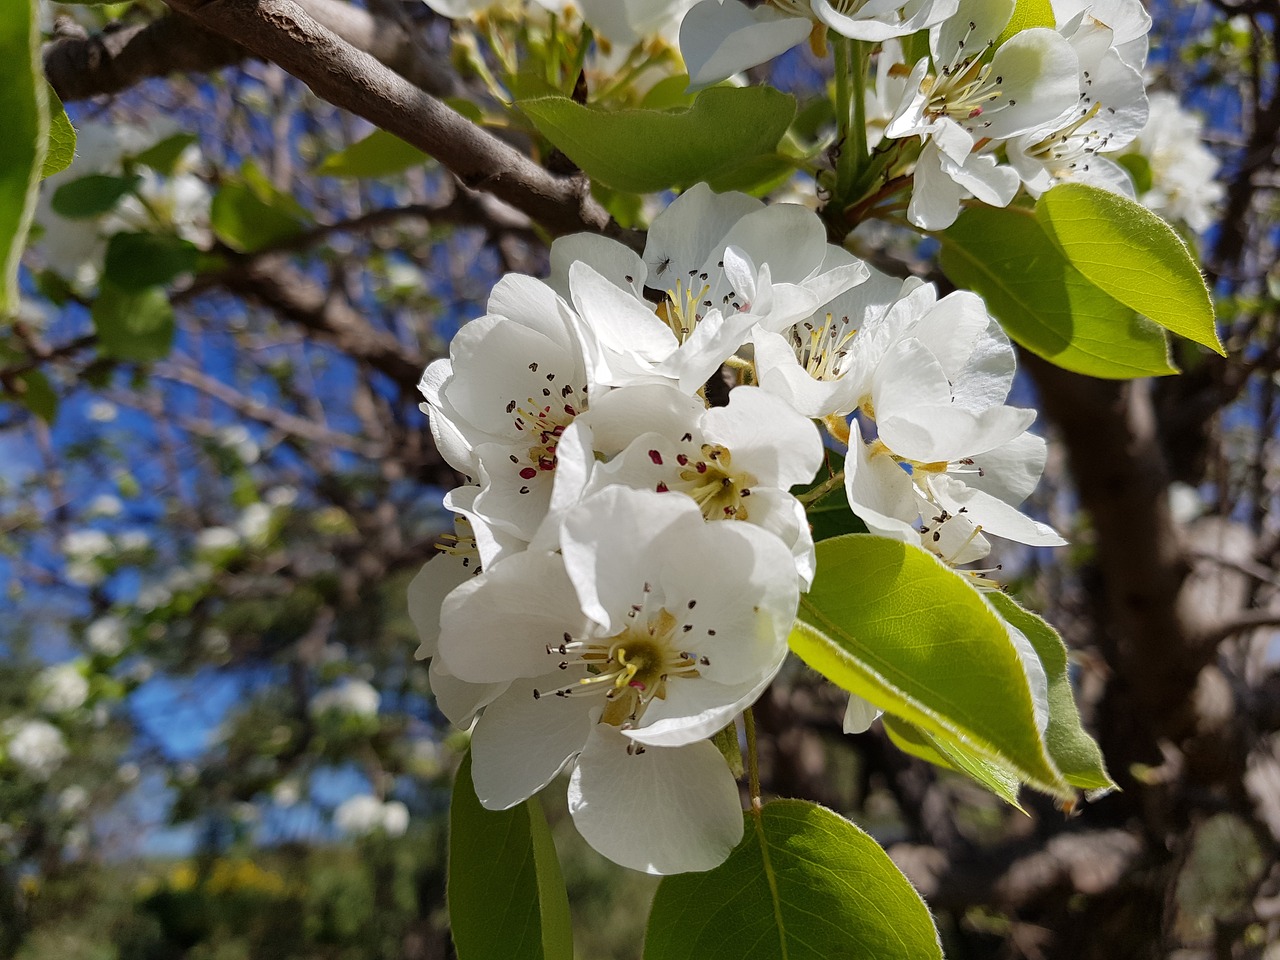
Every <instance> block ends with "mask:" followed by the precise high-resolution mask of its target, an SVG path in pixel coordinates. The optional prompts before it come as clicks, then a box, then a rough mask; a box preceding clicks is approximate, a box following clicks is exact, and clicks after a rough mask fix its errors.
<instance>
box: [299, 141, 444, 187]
mask: <svg viewBox="0 0 1280 960" xmlns="http://www.w3.org/2000/svg"><path fill="white" fill-rule="evenodd" d="M428 159H429V158H428V157H427V155H426V154H425V153H423V152H422V151H421V150H419V149H418V148H417V147H412V146H410V145H409V144H407V143H405V142H404V141H403V140H401V139H400V138H399V137H397V136H396V135H395V134H393V133H387V131H385V130H375V131H373V133H371V134H369V135H368V136H367V137H365V138H364V139H363V140H358V141H356V142H355V143H353V144H352V145H351V146H349V147H347V148H346V149H345V150H339V151H338V152H337V153H331V154H329V156H327V157H325V158H324V160H323V161H321V163H320V165H319V166H318V167H316V173H319V174H326V175H328V176H331V177H388V176H391V175H392V174H395V173H402V172H404V171H405V170H409V169H411V168H413V167H420V166H422V165H423V164H424V163H426V162H427V160H428Z"/></svg>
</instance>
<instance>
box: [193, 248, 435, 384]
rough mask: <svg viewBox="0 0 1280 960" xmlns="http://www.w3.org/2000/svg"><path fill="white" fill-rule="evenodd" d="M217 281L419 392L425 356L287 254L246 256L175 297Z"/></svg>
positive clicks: (206, 287)
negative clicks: (304, 270)
mask: <svg viewBox="0 0 1280 960" xmlns="http://www.w3.org/2000/svg"><path fill="white" fill-rule="evenodd" d="M215 286H221V287H224V288H225V289H227V290H229V291H230V292H232V293H234V294H236V295H238V296H243V297H248V298H250V299H253V300H256V301H258V302H259V303H262V304H263V305H265V306H267V307H270V308H271V309H273V310H275V311H276V312H277V313H279V314H280V315H281V316H282V317H284V318H286V319H287V320H290V321H292V322H294V323H296V324H298V325H299V326H301V327H304V328H306V329H307V330H310V331H312V332H313V333H315V334H317V335H318V337H319V339H321V340H324V341H326V342H328V343H331V344H333V345H334V346H335V347H337V348H338V349H339V350H341V351H342V352H343V353H345V354H346V355H347V356H348V357H350V358H351V359H353V360H356V361H358V362H363V363H367V364H369V366H371V367H373V368H374V369H375V370H378V371H379V372H380V373H383V374H385V375H386V376H388V377H390V378H391V379H392V380H393V381H394V382H395V383H396V385H397V386H398V387H399V388H400V390H401V391H402V392H404V393H413V392H414V391H415V390H416V389H417V384H418V380H419V378H420V377H421V376H422V370H423V367H424V366H426V361H425V359H424V358H423V357H421V356H420V355H419V354H418V353H417V352H416V351H415V350H413V349H412V348H410V347H407V346H405V345H404V344H402V343H401V342H400V341H399V340H397V339H396V338H395V337H394V336H392V335H391V334H390V333H387V332H386V331H383V330H379V329H377V328H375V327H373V326H372V325H371V324H370V323H369V321H368V320H366V319H365V318H364V317H363V316H362V315H361V314H360V313H359V311H357V310H355V309H354V308H353V307H352V306H351V305H350V304H348V303H347V302H346V301H345V300H342V299H341V298H339V297H337V296H335V295H333V294H330V293H327V292H326V291H325V290H324V289H323V288H322V287H321V286H320V285H319V284H317V283H315V282H314V281H313V280H310V279H308V278H307V277H306V276H305V275H304V274H302V273H301V272H299V271H298V270H297V269H295V268H294V267H293V266H291V265H290V263H289V258H288V256H287V255H285V254H282V253H272V254H266V255H258V256H254V257H251V258H248V259H245V260H243V261H241V262H239V263H237V264H234V265H233V266H231V267H230V268H228V269H226V270H224V271H222V272H220V273H213V274H208V275H206V276H203V277H201V278H200V279H199V281H198V285H196V286H193V287H191V288H189V289H188V290H186V291H182V292H181V293H180V294H178V295H177V296H176V297H175V299H179V298H184V297H187V296H190V295H192V294H194V293H198V292H201V291H202V290H207V289H209V288H211V287H215Z"/></svg>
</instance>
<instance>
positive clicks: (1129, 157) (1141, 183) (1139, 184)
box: [1115, 153, 1152, 196]
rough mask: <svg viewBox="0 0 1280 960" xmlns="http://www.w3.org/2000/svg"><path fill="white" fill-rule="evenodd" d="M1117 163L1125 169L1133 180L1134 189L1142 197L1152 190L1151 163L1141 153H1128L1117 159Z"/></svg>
mask: <svg viewBox="0 0 1280 960" xmlns="http://www.w3.org/2000/svg"><path fill="white" fill-rule="evenodd" d="M1115 161H1116V163H1118V164H1120V166H1122V167H1124V168H1125V170H1127V171H1128V172H1129V176H1130V177H1132V178H1133V189H1134V190H1135V191H1136V192H1137V194H1138V196H1142V195H1143V194H1144V193H1146V192H1147V191H1148V190H1150V189H1151V182H1152V181H1151V161H1150V160H1148V159H1147V158H1146V157H1144V156H1143V155H1142V154H1140V153H1126V154H1125V155H1124V156H1122V157H1116V158H1115Z"/></svg>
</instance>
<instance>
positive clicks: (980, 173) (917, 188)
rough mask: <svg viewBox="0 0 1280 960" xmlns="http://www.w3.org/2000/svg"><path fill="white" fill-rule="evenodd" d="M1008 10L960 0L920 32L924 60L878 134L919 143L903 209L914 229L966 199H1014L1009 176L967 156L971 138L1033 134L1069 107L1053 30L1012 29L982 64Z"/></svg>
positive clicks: (1009, 1)
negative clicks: (925, 38) (926, 52)
mask: <svg viewBox="0 0 1280 960" xmlns="http://www.w3.org/2000/svg"><path fill="white" fill-rule="evenodd" d="M1013 10H1014V3H1013V0H960V8H959V10H958V11H957V12H956V14H955V16H953V17H951V18H950V19H948V20H946V21H944V22H943V23H941V24H940V25H938V26H935V27H933V28H932V29H931V30H930V31H929V47H930V50H931V51H932V57H931V58H930V57H922V58H921V59H920V60H919V61H918V62H917V63H916V64H915V67H914V68H913V69H912V71H911V75H910V77H909V78H908V80H907V83H906V85H905V87H906V89H905V93H904V95H903V98H902V101H901V102H900V103H899V105H898V109H897V110H896V112H895V114H894V117H893V119H892V120H891V121H890V122H889V124H888V125H887V126H886V128H885V133H884V135H885V137H887V138H889V139H900V138H904V137H912V136H918V137H919V138H920V140H921V143H922V149H921V153H920V156H919V158H918V159H917V161H916V168H915V183H914V186H913V190H912V197H911V203H910V205H909V206H908V208H907V218H908V219H909V220H910V221H911V222H912V223H914V224H915V225H916V226H918V227H922V228H924V229H926V230H941V229H944V228H946V227H948V226H950V225H951V224H952V223H953V222H954V221H955V218H956V215H957V213H958V211H959V205H960V200H961V198H962V197H963V196H964V195H966V194H972V195H974V196H976V197H978V199H980V200H982V201H983V202H984V203H989V204H992V205H994V206H1004V205H1006V204H1007V203H1008V202H1009V201H1010V200H1012V199H1013V196H1014V194H1015V193H1016V192H1017V189H1018V176H1017V173H1016V172H1015V171H1013V170H1012V169H1009V168H1007V167H1004V166H1002V165H999V164H997V162H996V159H995V157H994V156H993V155H992V154H991V153H990V152H974V151H975V147H976V146H978V144H979V141H983V142H987V141H999V140H1004V139H1008V138H1010V137H1016V136H1019V135H1021V134H1023V133H1027V132H1028V131H1031V130H1035V129H1037V128H1039V127H1042V126H1044V125H1046V124H1049V123H1052V122H1053V121H1054V120H1055V119H1056V118H1059V117H1061V116H1063V115H1064V114H1066V113H1067V112H1068V111H1069V110H1071V108H1072V107H1073V106H1074V105H1075V103H1076V99H1077V96H1078V93H1079V91H1078V87H1077V74H1078V63H1077V60H1076V55H1075V52H1074V51H1073V50H1072V48H1071V44H1070V43H1069V42H1068V41H1067V40H1066V39H1065V38H1064V37H1063V36H1062V35H1061V34H1059V33H1058V32H1057V31H1055V30H1050V29H1048V28H1046V27H1037V28H1032V29H1029V30H1021V31H1019V32H1018V33H1015V34H1014V35H1013V36H1012V37H1010V38H1009V39H1008V40H1006V41H1005V42H1004V43H1002V44H1001V45H1000V46H999V47H998V48H997V49H996V51H995V54H994V56H992V57H991V58H990V60H987V59H986V54H987V52H988V50H989V49H990V48H991V47H992V46H994V44H995V42H996V38H997V37H999V35H1000V33H1001V32H1002V31H1003V30H1004V28H1005V27H1006V26H1007V24H1008V23H1009V20H1010V17H1011V16H1012V14H1013Z"/></svg>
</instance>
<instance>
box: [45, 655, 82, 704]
mask: <svg viewBox="0 0 1280 960" xmlns="http://www.w3.org/2000/svg"><path fill="white" fill-rule="evenodd" d="M35 692H36V695H37V696H38V697H39V701H40V709H41V710H43V711H45V712H46V713H70V712H71V711H72V710H78V709H79V708H80V707H82V706H84V702H85V700H86V699H88V697H89V681H88V680H86V679H85V676H84V673H83V671H82V670H81V669H80V665H79V664H77V663H74V662H73V663H60V664H58V665H57V666H53V667H46V668H45V669H44V670H42V671H40V675H39V676H37V677H36V680H35Z"/></svg>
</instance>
